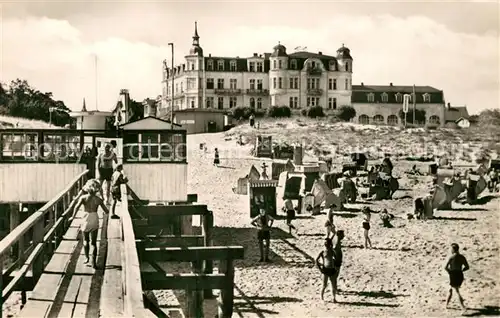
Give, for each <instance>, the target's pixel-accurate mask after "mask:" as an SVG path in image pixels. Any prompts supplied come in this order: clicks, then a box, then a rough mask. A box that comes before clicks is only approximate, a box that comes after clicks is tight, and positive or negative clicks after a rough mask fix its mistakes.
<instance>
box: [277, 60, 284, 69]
mask: <svg viewBox="0 0 500 318" xmlns="http://www.w3.org/2000/svg"><path fill="white" fill-rule="evenodd" d="M278 68H279V69H282V68H283V61H282V60H278Z"/></svg>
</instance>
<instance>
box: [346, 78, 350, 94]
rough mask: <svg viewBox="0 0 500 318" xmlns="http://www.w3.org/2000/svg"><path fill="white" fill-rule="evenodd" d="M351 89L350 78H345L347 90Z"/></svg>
mask: <svg viewBox="0 0 500 318" xmlns="http://www.w3.org/2000/svg"><path fill="white" fill-rule="evenodd" d="M348 89H349V79H348V78H346V79H345V90H346V91H347V90H348Z"/></svg>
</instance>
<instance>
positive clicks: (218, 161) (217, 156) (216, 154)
mask: <svg viewBox="0 0 500 318" xmlns="http://www.w3.org/2000/svg"><path fill="white" fill-rule="evenodd" d="M219 164H220V159H219V150H218V149H217V148H215V152H214V166H216V167H218V166H219Z"/></svg>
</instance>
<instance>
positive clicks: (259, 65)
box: [257, 62, 264, 73]
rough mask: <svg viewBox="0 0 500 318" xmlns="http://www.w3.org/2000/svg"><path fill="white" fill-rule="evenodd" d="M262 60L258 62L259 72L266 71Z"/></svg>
mask: <svg viewBox="0 0 500 318" xmlns="http://www.w3.org/2000/svg"><path fill="white" fill-rule="evenodd" d="M262 65H263V63H262V62H257V72H261V73H262V72H264V67H263V66H262Z"/></svg>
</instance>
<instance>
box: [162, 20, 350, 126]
mask: <svg viewBox="0 0 500 318" xmlns="http://www.w3.org/2000/svg"><path fill="white" fill-rule="evenodd" d="M199 39H200V37H199V36H198V30H197V26H196V24H195V31H194V36H193V46H192V47H191V49H190V51H189V54H188V55H186V56H185V62H184V63H182V64H181V65H177V66H175V67H174V68H173V69H172V68H170V67H167V64H166V62H164V67H163V85H162V86H163V92H162V101H161V105H160V107H159V109H158V115H159V116H161V115H163V114H165V113H166V112H167V111H168V110H169V109H171V108H170V107H171V103H172V76H173V77H174V79H173V80H174V92H175V93H174V98H173V101H174V109H175V110H180V109H189V108H209V109H210V108H212V109H230V108H234V107H241V106H244V107H251V108H255V109H266V108H268V107H269V106H270V105H272V106H284V105H286V106H290V107H291V108H294V109H298V108H301V107H308V106H321V107H323V108H325V109H332V110H333V109H336V108H337V107H340V106H343V105H351V93H352V89H351V88H352V57H351V55H350V51H349V49H348V48H347V47H344V46H342V47H341V48H339V49H338V50H337V55H336V56H329V55H325V54H323V53H322V52H318V53H310V52H295V53H290V54H288V53H287V51H286V48H285V46H283V45H281V44H278V45H276V46H275V47H274V49H273V52H272V53H264V54H257V53H254V54H253V56H251V57H248V58H240V57H218V56H212V55H211V54H208V56H205V55H204V54H203V49H202V47H201V46H200V42H199Z"/></svg>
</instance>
